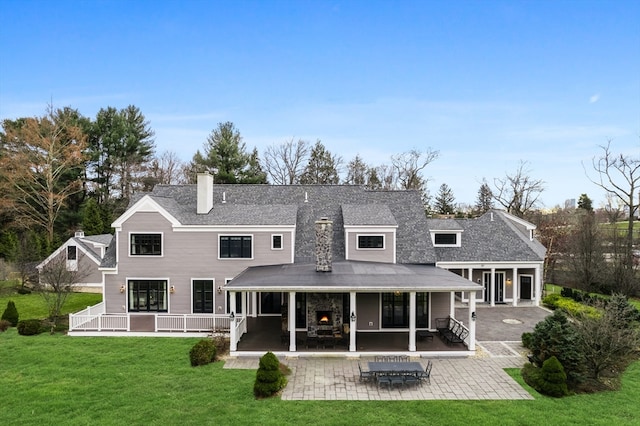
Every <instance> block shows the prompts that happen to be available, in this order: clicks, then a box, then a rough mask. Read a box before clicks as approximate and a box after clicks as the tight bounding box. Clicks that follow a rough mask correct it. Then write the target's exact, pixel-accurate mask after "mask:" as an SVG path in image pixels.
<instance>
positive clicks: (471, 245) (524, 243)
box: [435, 210, 546, 262]
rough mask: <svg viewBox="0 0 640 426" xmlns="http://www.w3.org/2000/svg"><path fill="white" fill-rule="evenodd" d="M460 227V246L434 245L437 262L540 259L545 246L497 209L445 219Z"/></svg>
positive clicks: (538, 260)
mask: <svg viewBox="0 0 640 426" xmlns="http://www.w3.org/2000/svg"><path fill="white" fill-rule="evenodd" d="M447 220H448V221H455V222H457V223H458V225H459V226H461V227H462V229H464V232H463V233H462V241H461V247H436V248H435V251H436V254H437V258H438V261H439V262H478V261H484V262H501V261H511V262H527V261H533V262H540V261H542V260H544V256H545V251H546V249H545V248H544V246H543V245H542V244H540V242H539V241H537V240H535V239H534V240H533V241H532V240H530V239H529V233H528V231H527V230H526V229H525V228H524V227H522V226H519V225H518V224H516V223H514V222H513V221H512V220H511V219H509V218H508V216H507V214H506V213H505V212H503V211H501V210H492V211H490V212H487V213H485V214H484V215H482V216H481V217H479V218H477V219H447Z"/></svg>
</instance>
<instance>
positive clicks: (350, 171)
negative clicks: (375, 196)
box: [345, 154, 369, 185]
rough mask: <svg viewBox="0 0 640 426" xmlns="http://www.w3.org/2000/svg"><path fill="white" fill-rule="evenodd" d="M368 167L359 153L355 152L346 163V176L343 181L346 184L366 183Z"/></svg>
mask: <svg viewBox="0 0 640 426" xmlns="http://www.w3.org/2000/svg"><path fill="white" fill-rule="evenodd" d="M368 171H369V167H367V164H366V163H365V162H364V160H363V159H362V157H360V154H357V155H356V156H355V157H354V158H353V160H351V161H349V164H347V178H346V179H345V183H346V184H347V185H364V184H366V183H367V172H368Z"/></svg>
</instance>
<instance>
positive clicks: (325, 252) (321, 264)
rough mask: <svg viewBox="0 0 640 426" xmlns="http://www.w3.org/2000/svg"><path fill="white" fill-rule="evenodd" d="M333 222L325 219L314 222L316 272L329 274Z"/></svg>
mask: <svg viewBox="0 0 640 426" xmlns="http://www.w3.org/2000/svg"><path fill="white" fill-rule="evenodd" d="M332 245H333V222H332V221H330V220H329V218H327V217H321V218H320V220H318V221H316V271H317V272H331V246H332Z"/></svg>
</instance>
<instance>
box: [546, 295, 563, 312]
mask: <svg viewBox="0 0 640 426" xmlns="http://www.w3.org/2000/svg"><path fill="white" fill-rule="evenodd" d="M560 299H562V296H560V295H559V294H558V293H552V294H550V295H548V296H546V297H545V298H544V299H542V304H543V305H544V306H546V307H547V308H550V309H555V308H556V302H557V301H558V300H560Z"/></svg>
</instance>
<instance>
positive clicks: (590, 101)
mask: <svg viewBox="0 0 640 426" xmlns="http://www.w3.org/2000/svg"><path fill="white" fill-rule="evenodd" d="M599 99H600V93H596V94H595V95H593V96H591V97H590V98H589V103H590V104H595V103H596V102H598V100H599Z"/></svg>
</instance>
